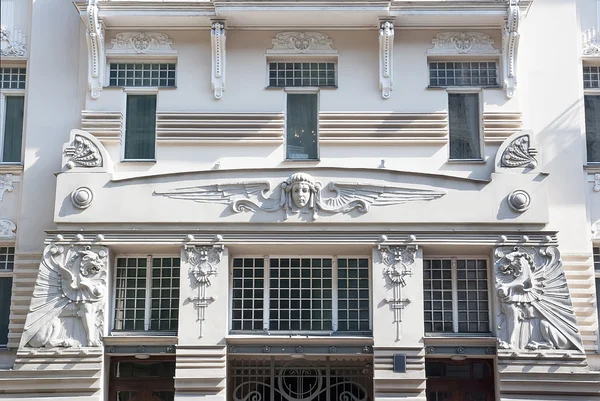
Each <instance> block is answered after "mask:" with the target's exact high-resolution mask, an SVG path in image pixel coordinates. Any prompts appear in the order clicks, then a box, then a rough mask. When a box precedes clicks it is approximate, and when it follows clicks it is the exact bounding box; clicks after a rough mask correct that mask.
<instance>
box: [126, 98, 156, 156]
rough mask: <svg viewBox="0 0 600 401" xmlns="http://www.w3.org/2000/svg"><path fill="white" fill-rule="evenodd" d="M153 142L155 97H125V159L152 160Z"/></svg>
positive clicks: (154, 133)
mask: <svg viewBox="0 0 600 401" xmlns="http://www.w3.org/2000/svg"><path fill="white" fill-rule="evenodd" d="M155 140H156V95H129V96H127V114H126V123H125V159H129V160H152V159H154V157H155Z"/></svg>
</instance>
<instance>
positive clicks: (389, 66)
mask: <svg viewBox="0 0 600 401" xmlns="http://www.w3.org/2000/svg"><path fill="white" fill-rule="evenodd" d="M393 70H394V22H393V21H381V22H380V24H379V89H380V90H381V96H383V98H384V99H388V98H389V97H390V92H391V91H392V83H393V79H392V73H393Z"/></svg>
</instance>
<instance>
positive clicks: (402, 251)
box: [378, 246, 417, 341]
mask: <svg viewBox="0 0 600 401" xmlns="http://www.w3.org/2000/svg"><path fill="white" fill-rule="evenodd" d="M378 249H379V252H380V254H381V261H382V262H383V264H384V265H385V266H386V267H385V269H384V270H383V275H384V277H385V279H386V282H387V285H388V286H390V287H392V292H393V296H392V298H388V299H386V302H387V303H388V304H389V305H390V308H391V309H392V311H393V312H394V323H396V341H399V340H400V338H401V334H400V332H401V331H400V323H402V311H403V310H404V308H405V307H406V306H407V305H408V304H409V303H410V299H407V298H403V297H402V288H403V287H405V286H406V281H405V277H407V276H412V275H413V268H412V266H413V264H414V263H415V256H416V253H417V247H416V246H411V247H407V246H378Z"/></svg>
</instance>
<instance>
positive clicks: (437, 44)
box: [427, 32, 500, 55]
mask: <svg viewBox="0 0 600 401" xmlns="http://www.w3.org/2000/svg"><path fill="white" fill-rule="evenodd" d="M431 44H432V45H433V47H432V48H431V49H429V50H427V54H443V55H451V54H499V53H500V50H498V49H496V48H494V40H493V39H492V38H490V35H488V34H487V33H482V32H440V33H438V34H437V35H436V36H435V38H433V39H432V40H431Z"/></svg>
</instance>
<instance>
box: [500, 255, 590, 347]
mask: <svg viewBox="0 0 600 401" xmlns="http://www.w3.org/2000/svg"><path fill="white" fill-rule="evenodd" d="M494 269H495V272H494V274H495V281H496V284H495V286H496V293H497V296H498V301H499V302H498V304H499V309H498V318H497V321H498V333H497V334H498V344H499V348H502V349H529V350H538V349H562V350H579V351H581V352H583V345H582V342H581V335H580V333H579V329H578V327H577V321H576V319H575V313H574V311H573V306H572V304H571V296H570V293H569V288H568V286H567V280H566V278H565V274H564V271H563V267H562V262H561V260H560V254H559V252H558V249H557V248H556V247H546V248H536V247H514V248H511V247H501V248H496V251H495V262H494Z"/></svg>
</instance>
